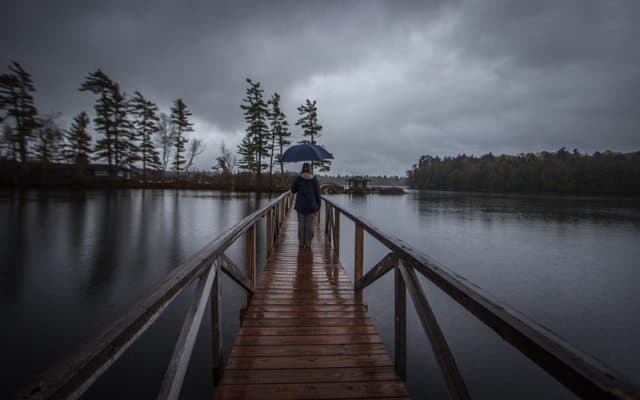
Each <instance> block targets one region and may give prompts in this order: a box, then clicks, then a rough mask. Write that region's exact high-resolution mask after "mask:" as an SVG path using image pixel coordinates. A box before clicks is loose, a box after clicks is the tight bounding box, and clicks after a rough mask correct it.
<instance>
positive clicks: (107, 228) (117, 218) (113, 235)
mask: <svg viewBox="0 0 640 400" xmlns="http://www.w3.org/2000/svg"><path fill="white" fill-rule="evenodd" d="M117 196H118V192H112V191H106V192H104V194H103V195H102V196H101V198H102V199H103V201H102V202H99V203H98V207H100V208H101V209H100V210H99V211H98V212H97V213H96V221H95V223H96V225H97V232H98V234H97V235H96V241H95V243H94V244H93V249H94V251H93V256H92V257H91V271H90V274H89V282H88V283H87V288H86V293H87V295H88V297H89V298H95V300H97V301H99V300H100V299H101V298H102V297H103V296H104V295H105V294H106V291H107V290H108V289H109V288H110V287H111V285H112V283H113V279H114V275H115V273H116V268H117V267H118V264H119V262H118V253H119V251H120V250H121V248H120V240H121V239H122V238H121V237H120V236H121V233H122V232H121V231H122V229H121V228H122V227H123V226H125V225H126V224H128V223H129V221H128V218H126V219H125V220H122V221H121V215H120V211H119V210H118V207H119V206H120V207H123V206H126V205H125V204H122V203H120V202H118V199H117ZM128 201H129V200H128V199H127V201H125V203H127V202H128Z"/></svg>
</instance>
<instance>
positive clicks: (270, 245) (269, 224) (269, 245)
mask: <svg viewBox="0 0 640 400" xmlns="http://www.w3.org/2000/svg"><path fill="white" fill-rule="evenodd" d="M273 211H274V209H271V210H269V211H267V234H266V235H265V236H266V238H267V257H269V255H270V254H271V249H272V248H273Z"/></svg>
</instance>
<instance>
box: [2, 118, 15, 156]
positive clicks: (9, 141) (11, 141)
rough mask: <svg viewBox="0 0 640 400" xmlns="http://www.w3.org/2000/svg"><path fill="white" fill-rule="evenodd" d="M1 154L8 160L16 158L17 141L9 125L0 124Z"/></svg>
mask: <svg viewBox="0 0 640 400" xmlns="http://www.w3.org/2000/svg"><path fill="white" fill-rule="evenodd" d="M1 144H2V156H3V157H5V158H8V159H10V160H13V161H16V160H17V159H18V141H17V140H16V139H15V132H14V130H13V128H12V127H11V125H9V124H6V125H2V140H1Z"/></svg>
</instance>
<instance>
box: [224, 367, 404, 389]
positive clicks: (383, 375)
mask: <svg viewBox="0 0 640 400" xmlns="http://www.w3.org/2000/svg"><path fill="white" fill-rule="evenodd" d="M225 378H226V381H227V384H230V385H242V384H257V383H260V384H274V383H314V382H315V383H320V382H363V381H365V382H366V381H377V382H381V381H393V380H395V379H396V374H395V372H394V370H393V368H392V367H358V368H316V369H280V370H273V369H257V370H239V369H236V370H229V371H227V372H225Z"/></svg>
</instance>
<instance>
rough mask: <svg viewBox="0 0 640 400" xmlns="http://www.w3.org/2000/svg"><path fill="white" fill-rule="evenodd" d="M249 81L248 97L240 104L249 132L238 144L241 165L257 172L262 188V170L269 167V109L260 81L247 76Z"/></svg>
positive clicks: (259, 186)
mask: <svg viewBox="0 0 640 400" xmlns="http://www.w3.org/2000/svg"><path fill="white" fill-rule="evenodd" d="M247 83H248V84H249V87H248V88H247V89H246V97H244V98H243V99H242V101H243V102H244V104H242V105H240V108H241V109H242V110H243V111H244V120H245V122H246V123H247V134H246V136H245V137H244V139H243V140H242V142H241V143H240V145H239V146H238V153H239V154H240V155H241V156H242V159H241V161H240V162H239V166H240V167H241V168H243V169H246V170H249V171H251V172H253V173H255V174H256V180H257V185H258V188H261V187H262V170H263V169H264V168H265V167H267V164H266V162H265V161H266V158H267V157H268V156H269V147H268V144H269V129H268V127H267V123H266V120H267V118H268V115H269V110H268V108H267V104H266V103H265V102H264V99H263V93H264V90H263V89H261V88H260V82H253V81H252V80H251V79H249V78H247ZM263 159H264V160H265V161H263Z"/></svg>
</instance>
